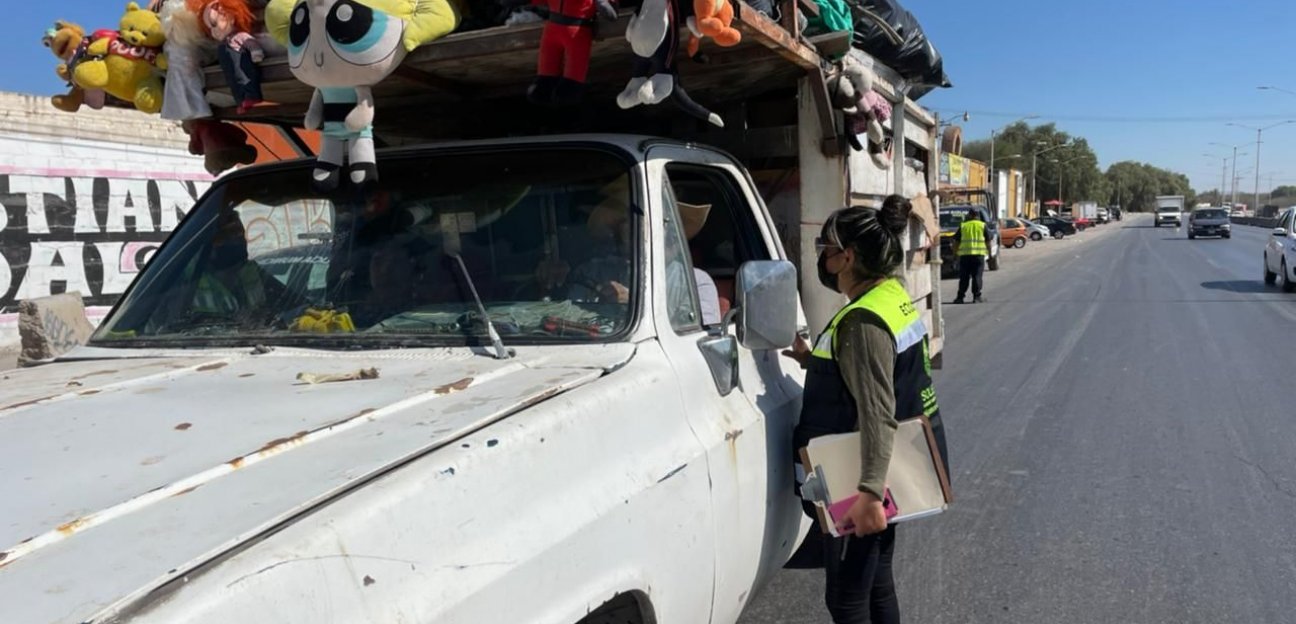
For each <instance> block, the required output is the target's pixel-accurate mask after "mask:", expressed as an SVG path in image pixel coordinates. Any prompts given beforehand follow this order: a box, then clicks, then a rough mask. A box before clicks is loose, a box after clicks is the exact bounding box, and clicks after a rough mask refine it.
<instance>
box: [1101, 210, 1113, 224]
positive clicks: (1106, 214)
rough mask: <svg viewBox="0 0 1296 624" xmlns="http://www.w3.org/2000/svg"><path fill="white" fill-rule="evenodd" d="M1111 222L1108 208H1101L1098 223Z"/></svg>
mask: <svg viewBox="0 0 1296 624" xmlns="http://www.w3.org/2000/svg"><path fill="white" fill-rule="evenodd" d="M1110 222H1111V213H1109V212H1107V209H1106V208H1099V209H1098V223H1110Z"/></svg>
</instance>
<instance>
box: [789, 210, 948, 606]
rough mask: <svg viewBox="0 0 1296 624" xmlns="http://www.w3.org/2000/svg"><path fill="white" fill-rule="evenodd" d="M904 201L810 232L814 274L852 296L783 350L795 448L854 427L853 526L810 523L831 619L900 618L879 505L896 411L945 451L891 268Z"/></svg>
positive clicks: (921, 347)
mask: <svg viewBox="0 0 1296 624" xmlns="http://www.w3.org/2000/svg"><path fill="white" fill-rule="evenodd" d="M912 208H913V207H912V205H911V204H910V203H909V200H907V199H905V198H903V197H900V196H899V195H892V196H890V197H888V198H886V200H885V201H884V202H883V203H882V208H881V209H876V210H875V209H873V208H864V207H850V208H844V209H842V210H838V211H837V212H835V213H833V215H832V216H831V217H829V218H828V221H827V222H826V223H824V226H823V231H822V233H821V235H820V237H819V239H817V240H816V241H815V246H816V247H817V249H818V252H819V266H818V269H819V281H820V282H821V283H823V285H824V286H825V287H827V288H831V289H833V290H835V291H837V292H839V293H842V294H844V295H846V297H847V298H849V299H850V302H849V303H847V304H846V306H845V307H843V308H842V309H841V310H840V311H839V312H837V314H836V315H834V316H833V318H832V320H831V321H830V322H829V323H828V327H827V328H826V329H824V331H823V333H821V334H820V335H819V337H818V339H816V340H815V344H814V346H813V347H811V346H810V345H808V344H806V342H805V340H802V339H800V338H798V339H797V341H796V344H795V345H793V348H792V349H791V350H789V351H785V352H784V355H787V356H789V357H792V358H794V359H796V360H797V361H798V362H800V363H801V366H802V368H805V369H806V380H805V395H804V397H803V401H802V408H801V422H800V424H799V425H797V428H796V430H795V432H794V433H793V438H794V445H795V446H794V448H796V449H800V448H803V447H804V446H805V445H806V443H807V442H808V441H809V440H810V439H811V438H815V437H818V436H822V435H831V434H839V433H848V432H852V431H858V432H859V434H860V449H861V453H862V459H863V464H862V471H861V474H860V481H859V490H860V497H859V498H858V499H857V500H856V501H855V503H854V505H852V506H851V508H850V511H849V512H847V514H846V517H845V518H844V519H843V520H842V521H841V522H840V523H839V526H838V530H839V532H840V533H852V532H853V535H848V536H847V537H842V538H833V537H831V536H829V535H827V534H826V533H824V532H823V531H822V530H821V529H819V528H818V527H815V528H812V529H811V535H810V538H809V539H821V540H822V541H823V563H824V569H825V572H826V575H827V587H826V591H825V600H826V602H827V605H828V611H829V612H830V613H831V614H832V618H833V621H834V622H837V623H838V624H844V623H863V622H871V623H872V624H890V623H897V622H899V621H900V607H899V604H898V602H897V600H896V592H895V582H894V579H893V577H892V574H891V559H892V554H893V552H894V549H895V525H890V526H888V524H887V516H886V511H885V508H884V505H883V497H884V496H885V495H886V476H887V474H886V473H887V466H888V464H889V463H890V460H891V447H892V440H893V437H894V434H895V429H896V426H897V419H901V420H903V419H907V418H913V417H916V416H918V415H919V414H925V415H927V416H928V418H930V419H931V422H932V427H933V429H934V430H935V434H936V439H937V445H938V446H939V448H940V450H941V455H942V456H945V439H944V433H943V430H942V428H941V425H940V412H939V410H938V408H937V406H936V394H935V391H934V390H933V388H932V380H931V363H930V360H929V358H928V351H927V331H926V328H925V327H924V325H923V322H922V318H921V316H920V315H919V314H918V311H917V310H916V309H915V307H914V305H913V302H912V300H911V299H910V297H909V294H908V292H907V291H906V290H905V287H904V285H903V284H901V283H900V281H899V280H897V279H896V277H895V276H896V275H897V274H898V273H899V271H900V268H901V266H902V265H903V263H904V248H903V245H902V243H901V240H900V236H901V234H902V233H903V232H904V230H905V227H906V226H907V225H908V222H909V213H910V211H911V210H912ZM805 505H806V513H808V514H810V516H811V517H812V518H816V522H818V520H817V517H816V515H815V513H814V511H813V507H812V506H811V505H810V504H809V503H806V504H805Z"/></svg>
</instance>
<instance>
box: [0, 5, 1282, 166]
mask: <svg viewBox="0 0 1296 624" xmlns="http://www.w3.org/2000/svg"><path fill="white" fill-rule="evenodd" d="M903 2H904V4H905V6H906V7H907V8H908V9H909V10H911V11H912V12H913V13H914V14H915V15H917V16H918V18H919V20H920V21H921V22H922V24H923V27H924V29H926V30H927V32H928V33H929V34H930V35H931V37H932V40H933V41H934V42H935V44H936V45H937V47H938V48H939V49H940V51H941V53H942V54H943V55H944V57H945V66H946V70H947V72H948V73H949V75H950V77H951V79H952V81H953V82H954V88H953V89H946V90H941V91H937V92H934V93H932V94H930V95H928V96H926V97H924V98H923V99H922V102H921V103H922V104H923V105H925V106H927V107H929V108H935V109H939V112H940V113H941V114H942V116H944V117H946V118H948V117H951V116H954V115H957V114H960V113H961V112H963V111H970V112H971V115H972V118H971V121H970V122H969V123H967V124H966V125H965V127H964V131H965V137H967V138H969V139H972V138H980V137H987V136H989V133H990V129H991V128H995V127H998V126H1000V125H1004V124H1007V123H1010V122H1012V121H1013V120H1015V119H1017V118H1018V117H1020V116H1023V115H1030V114H1036V115H1040V119H1039V120H1034V121H1032V123H1038V122H1042V121H1056V122H1057V123H1058V125H1059V126H1060V127H1061V128H1062V129H1064V130H1066V131H1068V132H1071V133H1073V134H1078V135H1081V136H1084V137H1086V138H1088V139H1089V141H1090V143H1091V144H1092V145H1093V147H1094V149H1095V150H1096V151H1097V153H1098V157H1099V160H1100V162H1101V163H1102V165H1103V166H1106V165H1108V164H1110V163H1112V162H1116V161H1120V160H1139V161H1144V162H1149V163H1152V164H1155V165H1158V166H1161V167H1166V168H1169V169H1174V170H1176V171H1181V172H1183V173H1185V174H1188V175H1189V176H1190V177H1191V178H1192V181H1193V186H1194V187H1195V188H1196V189H1198V190H1205V189H1209V188H1214V187H1216V186H1218V185H1219V181H1220V165H1221V161H1220V160H1219V159H1208V158H1206V157H1205V156H1202V154H1203V153H1211V152H1213V153H1217V154H1220V155H1221V156H1222V155H1225V152H1226V151H1227V150H1226V149H1225V148H1221V147H1217V146H1211V145H1210V143H1212V142H1218V143H1226V144H1229V145H1235V144H1240V143H1248V144H1249V145H1247V146H1246V147H1245V148H1244V150H1242V151H1246V152H1247V153H1248V155H1247V156H1245V157H1242V158H1239V166H1238V169H1239V171H1242V170H1247V169H1250V170H1252V171H1251V172H1249V173H1248V174H1247V175H1246V176H1244V179H1243V182H1242V183H1241V188H1243V189H1247V190H1249V189H1251V187H1252V185H1253V184H1254V177H1253V176H1254V166H1255V132H1252V131H1248V130H1243V129H1240V128H1232V127H1228V126H1226V125H1225V123H1226V122H1227V121H1230V120H1233V121H1237V122H1239V123H1243V124H1247V125H1251V126H1264V125H1269V124H1271V123H1274V122H1276V121H1282V120H1285V119H1293V120H1296V95H1287V94H1283V93H1277V92H1263V91H1257V90H1256V87H1257V86H1259V85H1273V86H1278V87H1283V88H1286V89H1288V90H1291V91H1294V92H1296V0H1237V1H1235V2H1214V3H1206V2H1195V1H1189V2H1184V1H1183V0H1178V1H1175V2H1172V1H1170V0H1121V1H1119V2H1117V1H1113V0H1083V1H1080V2H1066V1H1062V0H1048V1H1046V2H1041V1H1039V0H1034V1H1028V0H994V1H993V2H955V1H953V0H903ZM26 5H27V6H26V8H25V9H24V10H22V11H11V12H10V13H9V15H8V17H7V18H6V19H7V20H8V21H9V23H10V24H11V25H10V26H9V27H6V30H8V31H9V32H10V33H12V34H14V35H15V36H10V37H4V38H0V53H3V58H7V59H9V61H10V64H9V68H8V69H7V70H6V71H4V72H0V89H3V90H8V91H20V92H27V93H37V94H42V95H48V94H52V93H55V92H58V91H59V90H60V89H61V88H62V85H61V84H60V83H59V80H58V78H57V77H56V76H55V75H54V64H55V60H54V57H53V56H52V55H50V54H49V52H48V51H47V50H45V49H44V48H43V47H42V46H41V45H40V37H41V34H42V33H43V32H44V30H45V28H47V27H48V26H49V24H51V23H52V22H53V20H54V19H56V18H65V19H70V20H72V21H75V22H78V23H80V24H81V25H83V26H85V27H86V28H88V29H92V30H93V29H95V28H103V27H111V26H113V25H115V24H116V23H117V19H118V17H119V16H120V14H121V12H122V9H123V8H124V7H125V5H126V3H125V2H111V1H106V0H93V1H92V0H62V2H59V3H58V6H57V7H55V6H54V5H53V4H43V3H26ZM1184 118H1190V119H1197V120H1201V121H1175V120H1176V119H1184ZM1264 139H1265V144H1264V145H1263V146H1262V159H1261V166H1260V170H1261V173H1262V174H1268V173H1270V172H1273V173H1274V180H1275V184H1281V183H1288V184H1296V124H1292V125H1290V126H1283V127H1279V128H1274V129H1272V130H1269V131H1266V132H1265V136H1264ZM1229 153H1231V152H1229ZM1267 186H1268V182H1267V180H1265V179H1262V181H1261V187H1262V190H1263V189H1264V188H1265V187H1267Z"/></svg>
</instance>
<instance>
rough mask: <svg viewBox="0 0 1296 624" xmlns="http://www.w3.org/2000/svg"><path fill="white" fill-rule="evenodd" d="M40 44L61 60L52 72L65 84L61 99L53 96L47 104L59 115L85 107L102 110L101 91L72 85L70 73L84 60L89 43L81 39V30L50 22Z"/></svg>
mask: <svg viewBox="0 0 1296 624" xmlns="http://www.w3.org/2000/svg"><path fill="white" fill-rule="evenodd" d="M41 43H43V44H45V47H47V48H49V49H50V52H53V53H54V56H57V57H58V58H60V59H62V61H63V62H62V63H59V64H58V67H56V68H55V69H54V73H56V74H58V77H59V78H62V79H63V81H64V82H66V83H68V87H69V89H68V92H67V94H65V95H56V96H54V97H51V98H50V103H52V104H53V105H54V108H57V109H59V110H61V111H64V112H68V113H75V112H77V111H78V110H80V109H81V105H82V104H85V105H86V106H89V107H90V108H94V109H99V108H103V106H104V96H105V93H104V92H103V90H102V89H90V90H86V89H82V88H81V87H78V86H76V85H74V84H72V72H73V70H75V69H76V66H77V63H80V62H81V59H83V58H85V53H86V48H87V47H88V46H89V45H90V41H89V40H88V39H87V38H86V36H85V29H83V28H81V27H80V26H78V25H76V24H73V23H71V22H65V21H63V20H58V21H56V22H54V27H53V28H51V29H49V30H47V31H45V36H44V37H42V38H41Z"/></svg>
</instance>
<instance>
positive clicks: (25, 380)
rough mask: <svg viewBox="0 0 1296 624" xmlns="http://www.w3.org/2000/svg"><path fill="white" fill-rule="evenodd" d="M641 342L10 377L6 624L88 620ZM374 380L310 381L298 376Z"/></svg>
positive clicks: (309, 353) (4, 441) (0, 543)
mask: <svg viewBox="0 0 1296 624" xmlns="http://www.w3.org/2000/svg"><path fill="white" fill-rule="evenodd" d="M634 348H635V347H634V345H632V344H612V345H588V346H584V345H583V346H570V345H566V346H562V347H521V348H518V349H517V355H516V356H515V357H514V358H511V359H507V360H496V359H493V358H490V357H487V356H484V355H480V354H474V353H473V352H472V351H470V350H468V349H426V350H423V349H415V350H401V351H386V352H362V353H337V352H327V351H313V350H306V349H286V348H278V349H275V350H273V351H271V352H269V353H262V354H253V353H251V352H249V350H238V351H216V350H205V351H200V352H194V351H175V352H166V351H149V352H143V351H134V352H132V356H131V357H121V356H120V353H121V350H116V349H114V350H104V349H92V348H82V349H78V350H75V351H73V352H72V353H71V354H70V356H71V357H72V358H73V359H71V361H60V362H58V363H54V364H50V365H46V366H41V367H37V368H31V369H23V370H18V371H9V372H6V373H0V458H3V460H0V461H2V462H3V463H2V464H0V466H2V468H0V500H3V501H4V503H3V507H4V513H3V514H0V604H4V605H6V606H5V608H4V610H5V617H4V618H3V619H4V620H5V621H12V622H33V623H36V622H40V623H45V622H86V621H94V620H96V619H97V618H98V617H100V616H102V615H103V614H105V613H111V612H112V611H115V610H116V608H117V607H120V606H122V605H124V604H126V603H128V602H130V601H131V600H134V599H135V598H138V597H139V596H142V595H143V594H144V593H146V592H147V591H149V590H151V589H153V588H156V587H158V586H159V585H161V584H163V583H165V582H166V581H168V580H171V579H173V578H176V577H177V576H181V575H184V574H185V573H186V572H187V571H189V570H191V569H193V568H194V567H196V566H198V565H201V564H203V563H204V562H207V561H209V560H211V559H213V558H214V557H217V556H219V555H220V554H221V553H224V552H227V551H229V550H231V549H234V548H236V547H238V546H239V545H240V544H243V543H246V542H248V541H250V540H254V539H255V538H256V537H257V536H258V535H261V534H264V533H265V532H267V531H270V530H272V529H274V528H275V527H277V526H281V525H282V524H284V523H288V522H291V521H292V520H293V519H294V518H296V517H300V516H301V515H302V514H304V513H307V512H309V511H310V510H311V509H313V508H316V507H318V506H319V505H322V504H326V503H327V502H328V501H329V500H330V499H332V498H335V497H337V496H339V495H341V494H343V493H345V492H346V491H348V490H349V489H352V488H354V487H357V486H359V485H361V484H363V483H365V482H367V481H368V480H369V479H372V478H374V477H376V476H378V475H381V474H384V473H385V472H387V471H390V470H392V469H393V468H396V467H398V466H399V465H401V464H402V463H405V462H408V461H411V460H413V459H416V458H419V457H422V456H426V455H428V454H429V453H433V452H434V451H435V450H436V449H438V448H440V447H443V446H445V445H447V444H450V443H452V442H454V441H455V440H457V439H458V438H461V437H463V436H465V435H467V434H469V433H472V432H474V431H477V430H480V429H482V428H483V427H486V426H487V425H490V424H491V423H493V422H495V421H498V420H499V419H501V418H504V417H506V416H508V415H510V414H513V413H515V412H517V411H519V410H522V409H525V408H526V407H527V406H528V405H531V404H534V403H537V402H539V401H542V400H544V399H546V398H548V397H551V396H554V395H556V394H559V393H561V392H564V391H566V390H568V389H571V388H574V387H576V386H579V385H582V384H585V383H588V382H590V381H592V380H594V379H596V378H598V377H599V376H602V375H604V374H607V373H608V372H611V371H614V370H616V369H617V368H619V367H621V366H622V365H624V364H625V363H626V362H628V361H629V360H630V358H631V357H632V356H633V354H634ZM371 368H372V369H376V371H377V377H376V378H367V379H355V380H350V381H337V382H328V383H315V384H312V383H307V382H306V381H302V380H299V379H298V376H299V374H301V373H306V374H308V376H309V375H312V374H338V375H345V374H353V375H354V374H356V373H357V372H358V371H360V370H367V369H371Z"/></svg>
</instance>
